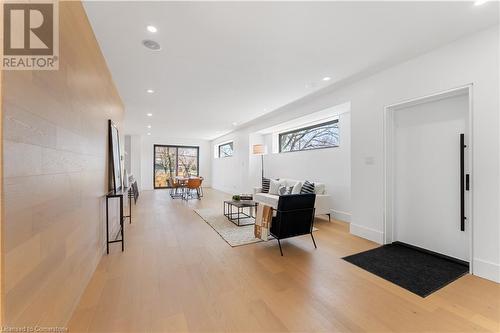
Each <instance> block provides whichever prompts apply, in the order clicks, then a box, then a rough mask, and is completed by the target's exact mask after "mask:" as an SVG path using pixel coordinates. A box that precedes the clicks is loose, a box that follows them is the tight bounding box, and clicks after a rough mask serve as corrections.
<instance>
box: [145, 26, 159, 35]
mask: <svg viewBox="0 0 500 333" xmlns="http://www.w3.org/2000/svg"><path fill="white" fill-rule="evenodd" d="M146 29H148V31H149V32H153V33H154V32H157V31H158V29H156V27H155V26H154V25H148V26H147V27H146Z"/></svg>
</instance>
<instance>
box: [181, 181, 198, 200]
mask: <svg viewBox="0 0 500 333" xmlns="http://www.w3.org/2000/svg"><path fill="white" fill-rule="evenodd" d="M200 186H201V179H200V178H189V179H188V181H187V184H186V190H185V192H184V196H183V199H184V200H189V199H192V198H194V193H196V198H197V199H198V200H200V199H201V196H200Z"/></svg>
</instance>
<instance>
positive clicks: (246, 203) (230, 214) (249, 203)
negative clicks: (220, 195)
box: [224, 200, 257, 227]
mask: <svg viewBox="0 0 500 333" xmlns="http://www.w3.org/2000/svg"><path fill="white" fill-rule="evenodd" d="M234 208H236V211H234ZM245 208H246V209H248V213H245ZM256 208H257V203H256V202H255V201H253V200H240V201H234V200H228V201H224V216H225V217H227V219H228V220H229V221H231V222H233V223H234V224H236V225H237V226H238V227H242V226H245V225H250V224H255V215H253V212H252V211H253V210H254V209H256ZM243 220H250V222H249V223H243V224H242V223H241V222H243ZM252 220H253V221H252Z"/></svg>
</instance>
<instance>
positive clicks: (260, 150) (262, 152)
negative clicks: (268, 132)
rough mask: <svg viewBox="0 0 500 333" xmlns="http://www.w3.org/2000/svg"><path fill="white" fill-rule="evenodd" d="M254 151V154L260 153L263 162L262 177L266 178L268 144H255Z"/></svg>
mask: <svg viewBox="0 0 500 333" xmlns="http://www.w3.org/2000/svg"><path fill="white" fill-rule="evenodd" d="M252 153H253V154H254V155H260V160H261V164H262V178H264V155H265V154H266V146H265V145H263V144H261V143H259V144H256V145H253V149H252Z"/></svg>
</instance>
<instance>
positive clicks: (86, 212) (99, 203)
mask: <svg viewBox="0 0 500 333" xmlns="http://www.w3.org/2000/svg"><path fill="white" fill-rule="evenodd" d="M59 13H60V25H59V30H60V66H59V70H58V71H7V72H3V73H2V74H3V85H2V94H3V97H4V100H3V101H2V119H3V122H4V131H3V136H2V137H3V146H4V165H3V177H2V180H3V194H4V200H3V203H4V207H3V208H4V215H3V221H2V227H4V232H3V233H2V243H3V251H2V253H3V255H4V259H5V267H4V268H5V269H3V270H2V281H3V282H4V287H5V297H4V302H3V304H2V305H3V310H4V311H5V316H4V322H3V324H4V325H9V326H26V325H37V324H38V325H44V326H56V325H57V326H64V325H65V324H66V323H67V321H68V319H69V318H70V316H71V313H72V311H73V309H74V307H75V305H76V304H77V302H78V300H79V298H80V296H81V294H82V292H83V290H84V289H85V287H86V286H87V284H88V281H89V279H90V277H91V275H92V274H93V272H94V270H95V267H96V265H97V263H98V261H99V259H100V258H101V256H102V253H103V250H104V242H105V225H104V223H105V221H104V218H105V215H104V214H105V210H104V205H105V203H104V199H103V195H104V194H105V193H106V192H107V187H108V182H107V161H108V156H107V155H108V152H107V147H108V146H107V144H108V143H107V135H108V128H107V119H113V120H114V121H115V122H121V120H122V117H123V105H122V102H121V100H120V97H119V95H118V93H117V91H116V89H115V86H114V84H113V81H112V78H111V75H110V74H109V71H108V69H107V65H106V62H105V60H104V58H103V56H102V54H101V51H100V49H99V46H98V44H97V42H96V40H95V37H94V34H93V31H92V29H91V27H90V24H89V22H88V20H87V16H86V14H85V11H84V9H83V7H82V5H81V3H80V2H60V3H59ZM113 208H115V207H111V208H110V209H111V210H112V209H113ZM113 217H116V216H113ZM116 222H117V220H116V219H115V223H116ZM114 228H115V229H116V225H115V226H114Z"/></svg>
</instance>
